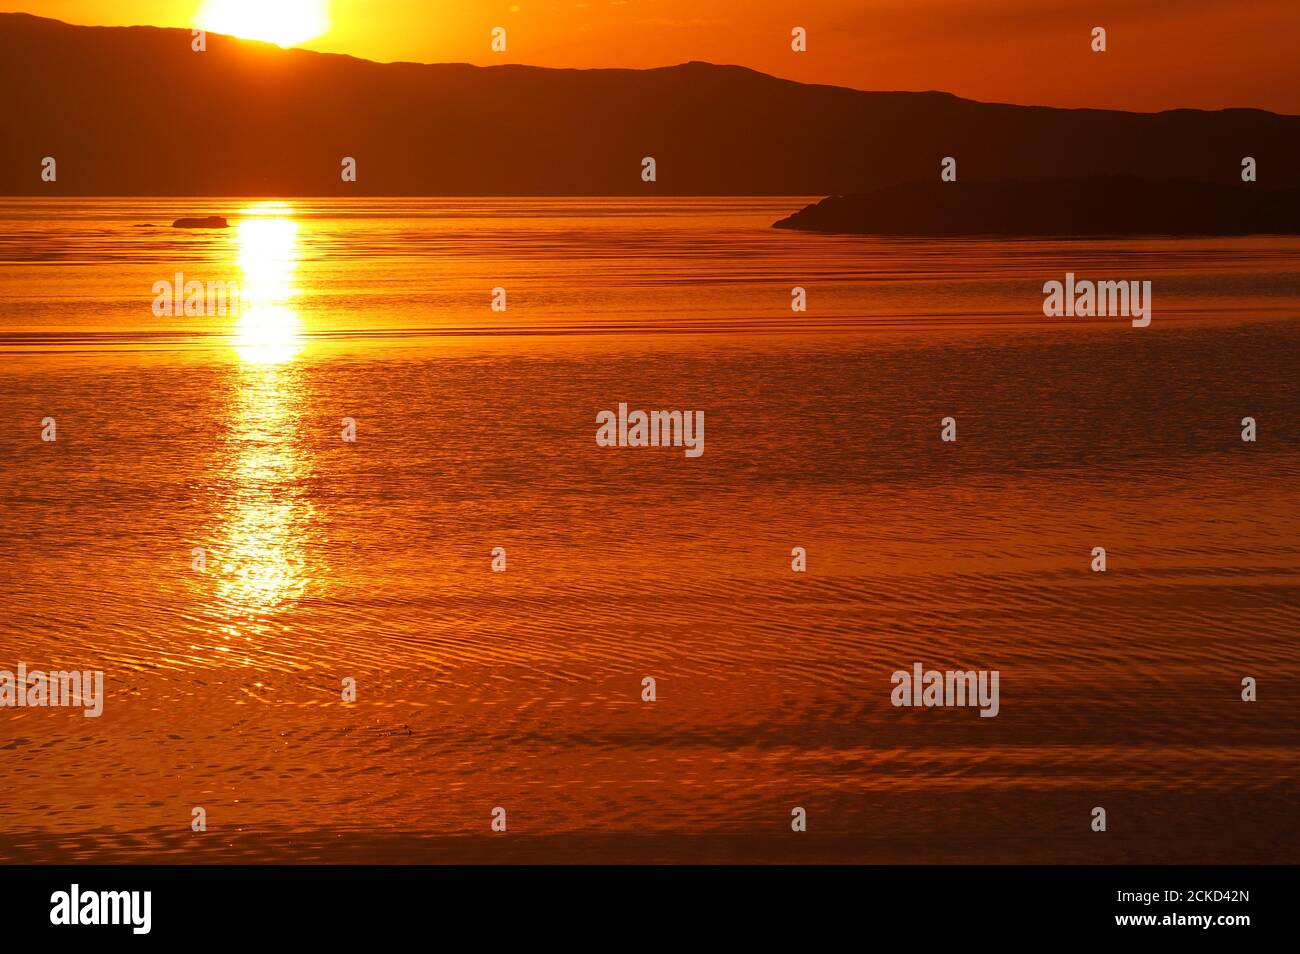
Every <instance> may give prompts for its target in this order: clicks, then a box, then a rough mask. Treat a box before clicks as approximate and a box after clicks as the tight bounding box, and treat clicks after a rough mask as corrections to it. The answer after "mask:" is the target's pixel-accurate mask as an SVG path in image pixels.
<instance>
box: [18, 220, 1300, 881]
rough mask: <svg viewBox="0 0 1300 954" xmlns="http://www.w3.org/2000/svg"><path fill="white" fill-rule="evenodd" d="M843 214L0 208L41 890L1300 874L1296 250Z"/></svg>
mask: <svg viewBox="0 0 1300 954" xmlns="http://www.w3.org/2000/svg"><path fill="white" fill-rule="evenodd" d="M806 201H807V200H805V199H801V198H789V199H773V198H764V199H671V200H658V201H645V200H630V199H623V200H611V199H577V200H574V199H556V200H535V199H528V200H512V199H490V200H483V199H476V200H387V201H385V200H380V201H365V202H339V201H333V200H331V201H320V200H293V201H286V202H262V201H253V200H249V201H242V202H232V201H228V200H213V201H195V200H176V201H173V200H166V201H163V200H116V199H114V200H55V201H30V200H24V201H16V200H0V352H2V355H0V492H2V493H3V509H2V510H0V670H9V671H14V670H16V668H17V666H18V664H19V663H20V662H21V663H26V664H27V666H28V667H29V668H33V669H38V668H39V669H72V668H76V669H87V670H90V669H99V670H103V671H104V673H105V680H106V701H105V705H104V712H103V715H102V716H101V717H100V718H97V719H90V718H84V717H83V716H82V714H81V712H80V711H79V710H74V709H49V708H46V709H41V708H22V709H16V708H5V709H0V753H2V754H3V757H2V758H0V819H3V822H2V823H0V858H2V859H4V860H26V861H37V860H53V859H59V860H68V859H72V860H81V859H98V860H134V859H146V858H153V859H160V860H208V861H221V860H232V861H233V860H250V859H251V860H268V861H276V860H294V861H304V860H316V859H330V860H343V859H347V860H400V861H420V860H457V861H492V860H502V859H518V858H524V859H531V860H550V861H570V860H614V861H635V860H651V861H712V860H729V859H730V860H785V861H798V860H830V861H891V862H892V861H901V862H908V861H913V862H923V861H941V862H964V861H1018V860H1032V861H1044V862H1051V861H1134V862H1169V861H1186V862H1230V861H1283V860H1290V861H1294V860H1295V858H1296V854H1297V849H1298V848H1300V834H1297V833H1296V831H1297V830H1296V828H1295V825H1294V820H1295V798H1296V794H1297V786H1298V783H1300V758H1298V756H1300V707H1297V706H1296V704H1295V699H1296V698H1297V690H1298V689H1300V686H1298V685H1297V683H1298V682H1300V534H1298V533H1297V531H1298V530H1300V510H1298V508H1300V504H1297V492H1298V491H1300V423H1298V421H1297V412H1300V387H1298V386H1297V383H1296V369H1297V367H1298V366H1300V264H1297V263H1298V262H1300V257H1298V256H1297V253H1300V239H1295V238H1287V239H1279V238H1244V239H1167V238H1152V239H1143V240H1111V241H1087V242H1066V241H1054V242H1043V241H1020V242H1008V241H981V240H961V241H952V240H901V239H891V240H882V239H874V238H862V237H845V236H815V235H804V234H798V233H791V232H787V231H779V230H774V229H771V228H770V225H771V223H772V222H774V221H775V220H776V219H778V218H781V217H782V216H784V215H786V214H788V213H789V212H791V211H793V210H794V209H796V208H798V207H800V206H801V205H803V204H804V203H805V202H806ZM210 213H216V214H223V215H227V216H229V217H230V219H231V225H232V227H231V228H229V229H227V230H221V231H192V232H191V231H182V230H177V229H172V228H170V226H169V223H170V222H171V220H172V219H174V218H176V217H178V216H181V215H206V214H210ZM1066 272H1074V273H1075V274H1076V275H1077V276H1078V277H1079V278H1080V279H1116V280H1118V279H1138V280H1150V281H1151V282H1152V288H1153V292H1152V304H1153V320H1152V323H1151V325H1150V326H1149V327H1147V328H1133V327H1131V325H1130V323H1129V322H1128V321H1127V320H1119V319H1099V320H1087V319H1047V318H1044V317H1043V314H1042V302H1043V293H1042V285H1043V283H1044V282H1045V281H1048V280H1051V279H1056V280H1061V279H1063V278H1064V275H1065V273H1066ZM177 273H180V274H181V275H183V281H189V280H198V281H202V282H205V283H206V282H212V281H235V282H238V283H239V285H240V286H241V288H242V289H243V291H244V293H245V294H246V295H247V296H248V297H249V299H250V301H251V302H252V305H251V306H250V307H246V308H244V309H242V310H241V311H240V313H239V314H237V315H225V316H222V315H217V316H189V317H186V316H184V315H180V316H175V315H173V316H167V315H163V316H155V314H154V313H153V310H152V305H153V303H154V299H155V290H154V286H155V283H157V282H160V281H167V282H174V281H175V280H176V275H177ZM795 286H799V287H802V288H804V289H805V290H806V294H807V302H808V308H807V311H806V312H794V311H792V310H791V307H790V302H791V289H792V288H794V287H795ZM497 288H500V289H504V290H505V301H506V308H505V310H504V311H499V310H493V308H492V307H491V304H492V301H493V289H497ZM498 298H499V296H498ZM620 402H626V403H627V404H628V405H629V406H630V407H632V408H641V409H646V410H654V409H683V410H684V409H698V410H703V411H704V412H705V415H706V421H707V427H706V432H705V434H706V442H705V453H704V454H703V456H701V457H698V458H695V459H690V458H687V457H686V456H684V454H683V452H682V450H681V449H673V448H644V449H629V448H622V449H618V448H601V447H598V446H597V445H596V442H595V439H594V438H595V430H596V426H595V415H596V414H597V413H598V412H599V411H601V410H605V409H615V408H617V406H618V404H619V403H620ZM945 417H953V418H954V419H955V420H956V426H957V438H958V439H957V441H956V442H952V443H949V442H943V441H941V440H940V430H941V421H942V419H943V418H945ZM1244 417H1253V418H1254V419H1255V420H1256V423H1257V429H1258V439H1257V440H1256V441H1255V442H1253V443H1246V442H1243V441H1242V439H1241V432H1242V419H1243V418H1244ZM47 418H53V419H54V422H55V427H56V437H57V439H56V440H54V441H43V440H42V439H41V438H42V431H43V429H45V428H46V425H45V424H43V422H44V421H45V419H47ZM345 418H351V419H353V421H355V427H356V441H355V442H354V443H350V442H345V441H344V440H342V439H341V431H342V429H343V420H344V419H345ZM796 547H802V548H804V549H805V550H806V553H807V571H806V572H804V573H796V572H792V570H791V559H792V557H791V551H792V550H793V549H794V548H796ZM1095 547H1104V548H1105V550H1106V553H1107V569H1106V572H1104V573H1095V572H1092V570H1091V569H1090V564H1091V563H1092V560H1093V555H1092V553H1093V548H1095ZM196 548H201V555H202V561H201V565H199V566H197V567H196V560H197V559H198V558H197V557H196V554H195V549H196ZM494 548H504V551H505V559H506V570H505V572H493V570H492V564H493V551H494ZM916 662H920V663H922V664H923V665H924V666H925V667H926V668H934V669H963V670H966V669H988V670H994V669H995V670H998V671H999V673H1000V711H999V713H998V715H997V717H996V718H980V717H979V714H978V711H977V710H976V709H973V708H921V709H912V708H895V707H893V706H892V705H891V703H890V692H891V688H892V686H891V674H892V673H893V672H894V671H895V670H899V669H905V670H910V669H911V667H912V665H913V663H916ZM646 677H651V678H653V679H654V680H655V681H656V682H655V686H656V699H655V701H654V702H643V701H642V693H643V688H642V687H643V680H644V679H645V678H646ZM1247 677H1250V678H1252V679H1255V680H1256V681H1257V687H1258V689H1257V691H1258V701H1255V702H1244V701H1242V698H1241V694H1242V680H1243V679H1245V678H1247ZM346 679H352V680H355V685H356V701H355V702H353V703H345V702H343V701H342V699H341V693H342V691H343V688H342V687H343V684H344V680H346ZM198 807H202V808H203V809H204V811H205V812H206V822H207V830H206V831H205V832H194V831H192V830H191V819H192V817H193V812H194V809H195V808H198ZM497 807H502V808H505V809H506V811H507V813H508V830H507V832H506V833H504V834H500V833H497V834H494V833H492V832H491V831H490V828H489V826H490V823H491V820H492V812H493V809H494V808H497ZM796 807H800V808H803V809H805V811H806V813H807V819H808V822H807V825H808V830H807V832H805V833H796V832H792V831H791V817H792V816H791V812H792V810H793V809H794V808H796ZM1095 807H1104V808H1105V809H1106V812H1107V819H1108V828H1107V831H1106V832H1104V833H1098V832H1093V831H1092V830H1091V828H1090V824H1091V821H1092V811H1093V809H1094V808H1095ZM1287 832H1290V834H1289V835H1287V834H1285V833H1287ZM1279 833H1283V834H1279Z"/></svg>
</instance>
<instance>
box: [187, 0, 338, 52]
mask: <svg viewBox="0 0 1300 954" xmlns="http://www.w3.org/2000/svg"><path fill="white" fill-rule="evenodd" d="M328 6H329V0H206V2H205V3H204V4H203V8H202V9H201V10H200V11H199V16H198V26H199V29H201V30H207V31H209V32H211V33H228V34H230V35H231V36H238V37H243V38H244V39H246V40H266V41H267V42H268V43H275V44H277V45H279V46H294V45H295V44H298V43H303V42H306V41H307V40H310V39H313V38H315V37H318V36H320V35H321V34H322V33H324V32H325V31H326V30H328V29H329V25H330V24H329V14H328V10H327V7H328Z"/></svg>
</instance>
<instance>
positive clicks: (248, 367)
mask: <svg viewBox="0 0 1300 954" xmlns="http://www.w3.org/2000/svg"><path fill="white" fill-rule="evenodd" d="M292 215H293V209H292V207H291V206H289V205H287V204H286V203H277V202H265V203H257V204H256V205H253V206H250V207H248V208H247V209H245V210H244V216H243V218H241V219H240V221H239V223H238V225H237V232H236V241H237V256H238V264H239V268H240V270H241V273H242V277H241V292H242V295H243V296H244V298H245V300H246V301H248V302H250V304H249V305H248V307H246V308H243V307H241V310H240V314H239V317H238V319H237V321H236V326H235V329H234V347H235V350H236V353H237V354H238V355H239V359H240V364H239V365H238V367H236V368H235V369H234V372H233V373H234V380H233V386H232V387H231V389H230V391H229V396H228V406H229V409H228V412H227V414H226V422H227V426H226V435H225V442H224V446H223V447H222V449H221V451H220V454H219V457H218V461H217V474H218V485H219V487H220V491H219V496H220V504H219V511H218V521H219V522H218V526H217V528H216V539H215V547H214V548H215V550H216V554H217V556H218V567H219V569H218V573H217V579H216V595H217V601H216V604H215V609H216V611H217V616H218V618H217V620H216V629H217V642H216V644H215V646H213V647H212V650H213V651H214V653H215V654H218V658H225V659H230V660H233V661H237V662H238V663H240V664H242V665H245V666H249V667H253V668H270V669H277V668H284V667H287V666H292V665H293V663H292V662H291V660H292V659H293V658H294V657H293V656H292V654H289V653H286V652H285V651H284V650H285V647H284V646H283V645H281V644H280V643H281V640H280V639H278V637H277V634H281V631H282V629H283V620H282V619H281V618H280V617H282V614H283V613H284V612H286V611H288V610H291V609H292V605H293V602H294V601H295V599H296V598H297V597H298V596H300V595H302V593H303V592H304V590H305V588H306V587H307V586H308V584H309V583H310V581H311V579H312V578H314V574H313V573H312V572H311V566H310V565H309V564H310V563H311V560H309V558H308V554H309V553H310V552H311V548H310V547H309V546H308V536H309V533H310V530H311V527H312V525H313V523H314V520H313V517H314V507H313V504H312V500H311V497H310V494H309V493H308V491H307V490H306V489H305V488H306V483H307V477H308V476H309V472H310V467H311V455H310V454H309V453H308V452H307V447H306V446H305V443H306V442H304V439H303V437H304V430H305V428H304V421H303V417H304V413H305V410H306V409H305V407H304V404H305V402H306V398H307V395H306V391H305V382H306V374H307V372H306V370H305V369H304V368H303V367H301V366H300V365H297V364H295V363H294V362H293V358H294V357H295V356H297V354H298V353H299V352H300V351H301V350H302V347H303V340H302V335H301V328H300V324H301V321H300V318H299V315H298V311H297V309H296V307H295V305H294V299H295V297H296V295H297V289H296V288H295V285H294V277H295V273H296V271H297V267H298V263H299V258H300V254H301V251H300V247H299V240H298V231H299V225H298V223H297V222H296V221H294V219H293V218H292Z"/></svg>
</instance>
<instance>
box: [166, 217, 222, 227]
mask: <svg viewBox="0 0 1300 954" xmlns="http://www.w3.org/2000/svg"><path fill="white" fill-rule="evenodd" d="M229 227H230V223H228V222H227V221H226V220H225V219H224V218H222V217H221V216H219V215H206V216H203V217H202V218H193V219H177V220H176V221H175V222H173V223H172V228H177V229H225V228H229Z"/></svg>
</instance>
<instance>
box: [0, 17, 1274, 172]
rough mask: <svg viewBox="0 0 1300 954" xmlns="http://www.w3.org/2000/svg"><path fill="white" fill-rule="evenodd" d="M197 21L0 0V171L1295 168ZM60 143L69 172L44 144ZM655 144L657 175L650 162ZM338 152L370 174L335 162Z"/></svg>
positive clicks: (1269, 116)
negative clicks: (21, 7) (261, 34)
mask: <svg viewBox="0 0 1300 954" xmlns="http://www.w3.org/2000/svg"><path fill="white" fill-rule="evenodd" d="M190 43H191V34H190V31H189V30H186V29H172V28H161V27H148V26H139V27H86V26H75V25H71V24H66V23H62V22H60V21H57V20H51V19H48V18H43V17H37V16H33V15H31V14H0V83H3V84H4V87H5V88H6V89H7V90H10V91H11V92H10V94H9V108H8V109H6V110H5V111H4V112H3V113H2V114H0V142H3V144H4V146H5V148H3V149H0V194H6V195H86V196H90V195H126V196H130V195H141V196H144V195H159V196H186V195H192V196H205V195H209V196H276V195H279V196H308V195H318V196H344V195H369V196H381V195H392V196H398V195H401V196H406V195H410V196H418V195H447V196H458V195H523V196H527V195H629V196H630V195H646V196H671V195H792V196H813V195H842V194H848V193H863V192H869V191H871V190H874V189H878V188H881V187H883V186H888V185H893V184H901V183H905V182H911V181H916V180H918V179H921V178H925V177H927V176H930V175H933V176H934V177H936V178H937V177H938V174H939V163H940V160H941V159H942V158H943V157H945V156H953V157H955V158H956V159H957V163H958V175H959V179H960V180H962V181H1000V180H1006V179H1021V180H1035V179H1054V178H1080V177H1091V176H1136V177H1140V178H1152V179H1160V178H1170V179H1179V180H1186V181H1199V182H1224V183H1228V182H1234V181H1238V180H1239V177H1240V163H1241V160H1242V157H1244V156H1252V157H1254V158H1255V159H1256V160H1257V161H1258V164H1259V176H1260V182H1259V183H1258V188H1260V189H1271V188H1282V187H1295V186H1297V185H1300V181H1297V177H1298V176H1300V172H1298V171H1297V170H1296V166H1295V163H1294V162H1293V161H1292V157H1294V156H1295V155H1298V154H1300V117H1297V116H1285V115H1280V114H1276V113H1270V112H1267V111H1265V110H1257V109H1250V108H1243V109H1228V110H1213V111H1203V110H1191V109H1178V110H1169V111H1166V112H1161V113H1127V112H1122V111H1115V110H1096V109H1061V108H1055V107H1043V106H1014V105H1008V104H1001V103H980V102H976V101H973V100H967V99H962V98H961V97H958V96H955V95H953V94H951V93H946V92H939V91H929V92H873V91H865V90H854V89H849V88H847V87H839V86H826V85H820V84H804V83H799V82H797V81H794V80H788V79H781V78H778V77H773V76H769V75H767V74H764V73H760V72H757V71H755V70H752V69H749V68H748V67H743V66H729V65H713V64H708V63H703V62H700V61H692V62H689V63H684V64H681V65H677V66H664V67H655V68H652V69H645V70H634V69H620V68H609V69H585V70H579V69H555V68H550V67H539V66H525V65H516V64H508V65H501V66H474V65H470V64H457V63H442V64H416V63H402V62H398V63H375V62H372V61H369V60H364V59H359V58H357V57H353V56H349V55H347V54H338V53H317V52H313V51H308V50H301V49H281V48H279V47H276V46H274V45H271V44H266V43H258V42H255V41H247V40H238V39H234V38H230V37H224V36H221V35H218V34H211V33H210V34H208V35H207V51H206V52H193V51H192V50H191V48H190ZM46 156H50V157H53V158H55V160H56V162H57V181H55V182H43V181H42V180H41V163H42V160H43V159H44V157H46ZM646 156H652V157H654V158H655V160H656V164H657V170H656V171H657V181H655V182H643V181H642V179H641V169H642V158H643V157H646ZM344 157H352V158H354V159H355V160H356V163H357V181H356V182H344V181H342V178H341V176H340V171H341V163H342V160H343V158H344Z"/></svg>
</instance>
